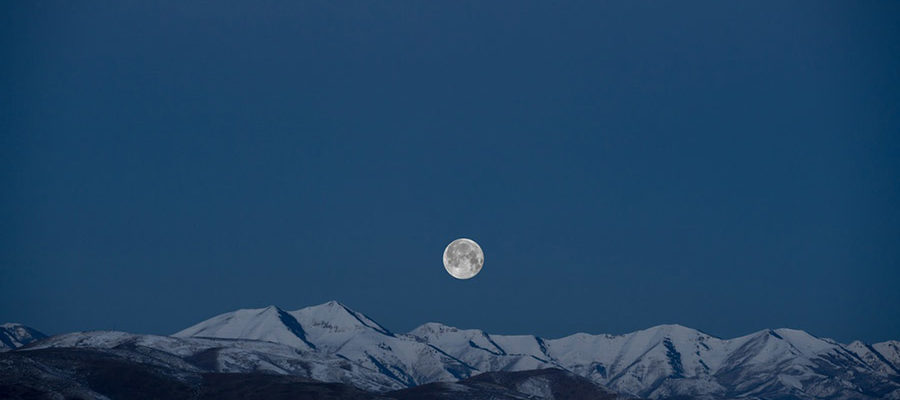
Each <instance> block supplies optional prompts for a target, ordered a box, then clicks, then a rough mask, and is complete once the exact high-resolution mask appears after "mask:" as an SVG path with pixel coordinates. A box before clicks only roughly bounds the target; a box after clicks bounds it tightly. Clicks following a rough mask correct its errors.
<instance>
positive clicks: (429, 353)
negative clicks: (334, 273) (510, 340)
mask: <svg viewBox="0 0 900 400" xmlns="http://www.w3.org/2000/svg"><path fill="white" fill-rule="evenodd" d="M174 336H176V337H217V338H231V339H253V340H265V341H270V342H275V343H281V344H286V345H289V346H294V347H298V348H301V349H308V348H312V349H316V350H318V351H319V352H321V353H323V354H328V355H331V356H337V357H341V358H345V359H348V360H351V361H353V362H356V363H359V364H360V365H362V366H364V367H366V368H369V369H372V370H376V371H380V372H381V373H382V374H383V375H384V376H386V377H388V378H389V379H390V381H391V382H392V383H391V384H390V385H389V387H388V388H390V389H400V388H404V387H410V386H415V385H417V384H421V383H426V382H434V381H454V380H457V379H461V378H465V377H468V376H471V375H472V372H473V371H474V369H473V368H471V367H470V366H468V365H465V364H464V363H462V362H460V361H459V360H456V359H454V358H453V357H450V356H448V355H447V354H446V353H444V352H443V351H441V350H439V349H437V348H436V347H434V346H431V345H429V344H427V343H423V342H421V341H417V340H413V339H411V338H408V337H403V336H397V335H394V334H393V333H391V332H390V331H389V330H387V329H385V328H384V327H382V326H381V325H379V324H378V323H377V322H375V321H373V320H372V319H370V318H368V317H366V316H365V315H363V314H361V313H358V312H356V311H353V310H351V309H349V308H347V307H346V306H344V305H343V304H341V303H339V302H336V301H330V302H328V303H325V304H321V305H317V306H312V307H307V308H303V309H300V310H297V311H291V312H285V311H282V310H280V309H279V308H277V307H274V306H270V307H268V308H264V309H256V310H239V311H235V312H233V313H226V314H222V315H219V316H216V317H213V318H211V319H209V320H207V321H204V322H201V323H199V324H197V325H194V326H192V327H190V328H188V329H185V330H183V331H181V332H178V333H176V334H175V335H174Z"/></svg>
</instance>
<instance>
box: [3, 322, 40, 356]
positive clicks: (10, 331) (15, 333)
mask: <svg viewBox="0 0 900 400" xmlns="http://www.w3.org/2000/svg"><path fill="white" fill-rule="evenodd" d="M45 337H47V335H44V334H43V333H40V332H38V331H37V330H36V329H33V328H29V327H27V326H25V325H22V324H15V323H6V324H2V325H0V351H6V350H12V349H15V348H18V347H22V346H24V345H26V344H28V343H31V342H33V341H35V340H40V339H43V338H45Z"/></svg>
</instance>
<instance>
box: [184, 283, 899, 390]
mask: <svg viewBox="0 0 900 400" xmlns="http://www.w3.org/2000/svg"><path fill="white" fill-rule="evenodd" d="M243 312H250V311H247V310H243ZM254 312H255V311H254ZM287 314H290V315H291V316H293V317H294V320H295V321H296V322H297V325H299V327H300V328H301V329H302V332H304V335H305V340H306V341H308V342H309V343H310V344H311V345H312V346H313V347H315V348H316V349H317V350H319V351H322V352H324V353H326V354H332V355H336V356H339V357H344V358H347V359H349V360H352V361H354V362H357V363H360V364H361V365H363V366H365V367H366V368H368V369H377V370H380V371H383V373H384V374H385V375H386V376H388V377H390V378H391V379H392V380H393V381H395V382H397V383H398V384H400V385H405V386H414V385H418V384H423V383H428V382H452V381H455V380H458V379H461V378H466V377H469V376H472V375H475V374H477V373H480V372H488V371H525V370H534V369H542V368H561V369H563V370H566V371H570V372H572V373H575V374H577V375H580V376H583V377H586V378H588V379H591V380H592V381H594V382H596V383H599V384H602V385H605V386H606V387H609V388H610V389H612V390H615V391H617V392H619V393H623V394H627V395H632V396H639V397H647V398H652V399H662V398H669V397H675V396H692V397H705V398H737V397H749V398H754V397H758V398H782V397H783V398H810V399H811V398H835V399H838V398H897V399H900V373H898V372H897V371H898V363H897V360H898V358H900V357H898V355H900V351H898V346H897V342H885V343H879V344H875V345H871V346H868V345H864V344H862V343H859V342H854V343H851V344H849V345H843V344H840V343H837V342H835V341H833V340H830V339H824V338H818V337H815V336H813V335H810V334H808V333H806V332H803V331H798V330H792V329H777V330H764V331H760V332H756V333H753V334H750V335H746V336H742V337H738V338H734V339H721V338H717V337H715V336H712V335H709V334H706V333H703V332H700V331H698V330H695V329H691V328H687V327H684V326H680V325H661V326H656V327H653V328H650V329H645V330H641V331H637V332H633V333H629V334H625V335H590V334H585V333H578V334H574V335H571V336H566V337H563V338H559V339H545V338H541V337H537V336H532V335H492V334H489V333H487V332H484V331H481V330H477V329H458V328H454V327H450V326H446V325H442V324H439V323H427V324H424V325H422V326H420V327H418V328H416V329H414V330H413V331H411V332H409V333H408V334H395V333H392V332H391V331H389V330H388V329H386V328H384V327H383V326H381V325H379V324H378V323H377V322H375V321H374V320H372V319H371V318H368V317H366V316H365V315H363V314H361V313H358V312H356V311H353V310H351V309H349V308H348V307H346V306H344V305H342V304H340V303H338V302H334V301H332V302H328V303H325V304H322V305H318V306H313V307H308V308H304V309H301V310H297V311H292V312H287ZM227 315H229V314H224V315H222V316H218V317H215V318H213V319H211V320H208V321H205V322H202V323H200V324H198V325H196V326H194V327H191V328H189V329H187V330H185V331H182V332H179V333H178V334H176V336H218V337H230V338H243V339H259V340H272V338H271V337H270V336H263V335H260V334H243V335H239V334H235V332H238V331H241V332H245V331H246V332H249V331H250V330H251V329H250V328H240V329H231V330H229V331H228V334H227V335H224V336H221V335H217V334H214V332H216V331H217V329H218V328H216V326H218V324H220V321H221V320H223V319H228V318H229V317H227ZM230 320H235V319H234V318H231V319H230ZM195 332H205V333H203V334H196V333H195ZM274 341H276V342H280V343H284V342H281V341H279V340H274ZM285 344H288V343H285Z"/></svg>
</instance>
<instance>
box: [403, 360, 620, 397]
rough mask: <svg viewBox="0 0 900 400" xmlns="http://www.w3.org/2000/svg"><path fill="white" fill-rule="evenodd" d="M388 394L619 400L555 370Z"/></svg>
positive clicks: (500, 374)
mask: <svg viewBox="0 0 900 400" xmlns="http://www.w3.org/2000/svg"><path fill="white" fill-rule="evenodd" d="M389 395H390V396H392V397H396V398H397V399H400V400H407V399H408V400H414V399H415V400H432V399H433V400H444V399H446V400H455V399H466V400H482V399H484V400H494V399H496V400H500V399H556V400H567V399H571V400H575V399H595V400H607V399H610V400H611V399H617V398H621V396H618V395H616V394H615V393H612V392H610V391H609V390H607V389H605V388H603V387H601V386H599V385H597V384H595V383H593V382H591V381H590V380H588V379H586V378H583V377H580V376H578V375H575V374H573V373H571V372H567V371H563V370H561V369H556V368H548V369H541V370H531V371H520V372H486V373H483V374H480V375H476V376H474V377H472V378H469V379H464V380H461V381H459V382H455V383H429V384H426V385H422V386H417V387H414V388H411V389H405V390H399V391H396V392H391V393H389Z"/></svg>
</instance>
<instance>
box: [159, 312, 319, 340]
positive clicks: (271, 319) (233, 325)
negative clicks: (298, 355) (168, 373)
mask: <svg viewBox="0 0 900 400" xmlns="http://www.w3.org/2000/svg"><path fill="white" fill-rule="evenodd" d="M172 336H175V337H214V338H226V339H253V340H265V341H268V342H275V343H281V344H284V345H288V346H292V347H296V348H299V349H304V350H310V349H314V348H315V346H314V345H313V344H311V343H310V342H309V341H307V339H306V332H305V331H304V330H303V327H302V326H300V324H299V323H298V322H297V320H296V319H294V317H293V316H291V315H290V314H289V313H287V312H285V311H283V310H282V309H280V308H278V307H275V306H269V307H266V308H259V309H247V310H237V311H233V312H229V313H224V314H220V315H217V316H215V317H213V318H210V319H208V320H206V321H203V322H201V323H199V324H196V325H194V326H191V327H190V328H187V329H185V330H183V331H181V332H178V333H176V334H174V335H172Z"/></svg>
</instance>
